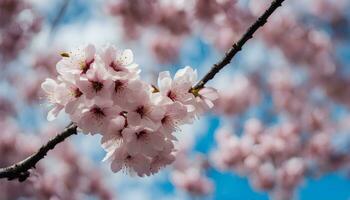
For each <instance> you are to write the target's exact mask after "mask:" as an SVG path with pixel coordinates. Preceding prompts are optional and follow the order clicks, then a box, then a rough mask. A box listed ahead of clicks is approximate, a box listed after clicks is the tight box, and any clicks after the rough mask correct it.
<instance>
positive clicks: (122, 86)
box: [112, 77, 144, 107]
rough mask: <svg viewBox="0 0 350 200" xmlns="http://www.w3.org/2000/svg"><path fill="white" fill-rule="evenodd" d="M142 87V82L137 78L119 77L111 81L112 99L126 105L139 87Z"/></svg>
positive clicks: (116, 102)
mask: <svg viewBox="0 0 350 200" xmlns="http://www.w3.org/2000/svg"><path fill="white" fill-rule="evenodd" d="M143 88H144V83H143V82H141V81H140V80H138V79H129V78H127V77H126V78H119V79H116V80H114V82H113V87H112V89H113V91H112V99H113V101H114V103H115V104H118V105H120V106H123V107H127V106H128V105H129V104H130V103H129V101H131V99H133V98H134V96H135V94H137V93H138V92H139V91H140V90H141V89H143Z"/></svg>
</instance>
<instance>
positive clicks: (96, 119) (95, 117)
mask: <svg viewBox="0 0 350 200" xmlns="http://www.w3.org/2000/svg"><path fill="white" fill-rule="evenodd" d="M121 112H122V110H121V108H119V107H118V106H113V107H110V106H105V107H103V106H99V105H96V104H92V105H91V106H88V107H84V108H81V110H79V112H76V113H75V114H74V115H72V116H71V118H72V121H73V122H76V123H77V125H78V127H79V128H80V129H81V130H82V131H83V132H84V133H91V134H96V133H101V132H102V131H105V130H106V128H107V127H108V125H109V122H110V120H111V119H112V118H114V117H115V115H116V114H118V113H121Z"/></svg>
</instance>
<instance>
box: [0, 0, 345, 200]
mask: <svg viewBox="0 0 350 200" xmlns="http://www.w3.org/2000/svg"><path fill="white" fill-rule="evenodd" d="M270 2H271V1H270V0H189V1H184V0H180V1H170V0H91V1H84V0H52V1H43V0H0V70H1V73H0V127H1V128H2V133H1V134H0V166H1V167H3V166H7V165H9V164H12V163H14V162H16V161H19V160H21V159H23V158H24V157H26V156H28V155H30V154H31V153H32V152H34V151H35V150H36V149H37V148H39V146H40V145H41V144H43V143H44V142H45V141H47V140H48V138H50V136H51V137H52V135H54V134H55V133H57V132H59V130H62V129H63V127H64V126H65V125H66V124H67V123H68V118H67V116H63V115H62V116H60V117H59V120H58V121H55V122H50V123H49V122H47V121H46V118H45V116H46V113H47V111H48V109H47V106H46V102H45V96H44V94H43V92H42V91H41V89H40V84H41V83H42V81H43V80H44V79H45V78H47V77H51V78H52V77H54V76H56V75H57V74H56V70H55V64H56V63H57V62H58V60H59V59H60V56H59V54H60V53H61V52H64V51H68V50H70V49H72V48H74V47H78V46H81V45H84V44H88V43H92V44H95V45H98V46H102V45H105V44H107V43H108V44H114V45H116V46H117V47H118V48H119V47H120V48H130V49H132V50H133V51H134V54H135V62H136V63H138V64H139V65H140V68H141V69H142V70H143V72H142V76H143V77H144V78H145V79H146V80H148V81H149V82H150V83H156V77H157V74H158V72H160V71H164V70H170V71H171V72H175V71H176V70H177V69H179V68H180V67H183V66H185V65H190V66H192V67H193V68H196V69H197V70H198V73H199V75H200V76H201V75H204V74H205V73H206V72H207V71H208V69H210V67H211V65H212V64H213V63H215V62H216V61H217V60H219V59H220V58H221V57H222V56H223V55H224V51H225V50H226V49H227V48H229V47H230V46H231V45H232V43H233V41H237V40H238V39H239V38H240V36H241V35H242V34H243V33H244V32H245V30H246V29H247V28H248V27H249V26H250V24H251V23H253V22H254V21H255V19H256V18H257V17H258V16H259V15H260V14H261V13H262V12H263V11H264V10H265V9H266V8H267V7H268V5H269V4H270ZM349 8H350V2H349V1H347V0H337V1H335V0H300V1H291V0H286V2H285V3H284V5H283V7H282V8H280V9H279V10H277V11H276V13H274V15H273V16H272V18H271V19H270V20H269V21H268V23H267V24H266V25H265V26H264V27H263V28H262V29H261V30H259V31H258V33H257V34H256V36H255V37H254V39H253V40H251V41H250V42H249V43H248V44H247V45H246V46H245V47H244V48H243V51H242V52H241V53H240V54H239V55H238V56H237V57H235V59H234V60H233V62H232V63H231V64H230V66H228V67H226V68H225V69H224V70H222V72H221V73H219V74H218V75H217V77H215V78H214V79H213V81H212V82H210V83H209V85H210V86H214V87H215V88H218V89H219V93H220V98H219V99H218V100H217V101H216V102H215V109H214V112H212V113H208V114H207V115H206V116H205V117H203V118H201V119H200V120H198V121H196V122H195V123H194V124H193V125H186V126H184V127H183V130H182V131H181V132H179V133H177V136H178V144H177V146H178V147H177V148H178V149H179V150H178V152H177V156H176V157H177V159H176V162H175V163H174V164H173V166H171V167H168V168H165V169H163V170H162V171H161V173H158V174H156V175H154V176H151V177H146V178H138V177H130V176H129V175H127V174H125V173H121V172H120V173H117V174H113V173H112V172H111V171H110V170H109V169H108V164H107V163H102V162H101V160H102V158H103V157H104V154H105V153H104V151H103V150H102V149H101V148H100V144H99V142H100V137H99V136H83V135H82V134H79V135H76V136H73V137H72V138H70V139H69V141H66V142H65V143H62V144H60V145H59V146H58V147H57V148H56V149H55V150H54V151H52V152H50V153H49V155H48V156H47V157H46V158H45V159H44V160H42V161H40V163H39V165H38V166H37V168H36V169H35V170H33V171H34V174H33V176H31V177H30V179H28V180H27V181H26V182H24V183H17V182H14V181H13V182H7V181H5V180H1V181H0V199H23V198H24V199H269V198H272V199H281V200H284V199H339V200H343V199H344V200H347V199H349V198H350V180H349V178H350V115H349V114H350V113H349V106H350V89H349V87H348V85H349V84H350V78H349V77H350V68H349V64H350V15H349V12H347V11H348V10H349Z"/></svg>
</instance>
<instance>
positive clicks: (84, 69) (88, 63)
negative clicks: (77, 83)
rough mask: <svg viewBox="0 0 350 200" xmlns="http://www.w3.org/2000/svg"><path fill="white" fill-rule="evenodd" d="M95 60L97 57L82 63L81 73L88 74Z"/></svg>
mask: <svg viewBox="0 0 350 200" xmlns="http://www.w3.org/2000/svg"><path fill="white" fill-rule="evenodd" d="M94 61H95V59H92V60H90V61H85V62H84V63H83V64H82V65H81V73H82V74H86V72H87V71H88V70H89V69H90V67H91V64H92V63H93V62H94Z"/></svg>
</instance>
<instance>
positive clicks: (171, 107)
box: [159, 102, 187, 135]
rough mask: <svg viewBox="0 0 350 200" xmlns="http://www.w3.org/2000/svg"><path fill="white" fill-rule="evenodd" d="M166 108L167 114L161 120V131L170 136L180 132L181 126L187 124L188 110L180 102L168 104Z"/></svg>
mask: <svg viewBox="0 0 350 200" xmlns="http://www.w3.org/2000/svg"><path fill="white" fill-rule="evenodd" d="M164 108H165V114H164V117H163V118H162V119H161V128H159V131H161V132H162V133H164V134H169V133H172V132H174V131H176V130H178V129H179V126H180V125H181V124H183V123H184V122H186V117H187V108H186V106H184V105H182V104H181V103H179V102H174V103H173V104H167V105H165V106H164ZM170 135H171V134H170Z"/></svg>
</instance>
